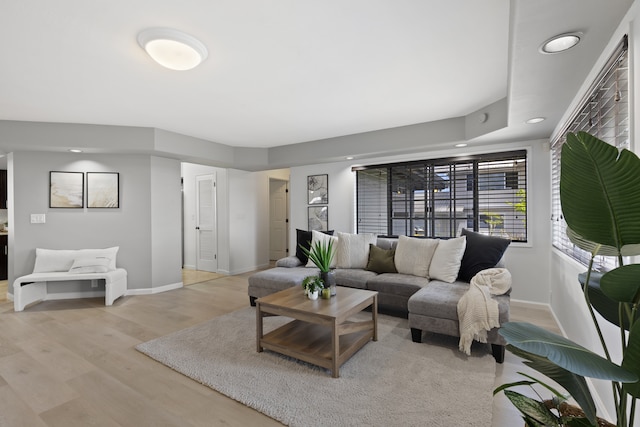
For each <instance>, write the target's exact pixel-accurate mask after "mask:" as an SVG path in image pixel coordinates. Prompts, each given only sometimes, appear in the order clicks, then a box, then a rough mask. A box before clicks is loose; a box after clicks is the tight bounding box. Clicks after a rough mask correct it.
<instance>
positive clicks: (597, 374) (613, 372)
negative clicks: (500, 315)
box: [499, 322, 638, 382]
mask: <svg viewBox="0 0 640 427" xmlns="http://www.w3.org/2000/svg"><path fill="white" fill-rule="evenodd" d="M499 333H500V335H502V336H503V337H504V338H505V340H506V341H507V343H509V344H511V345H513V346H515V347H517V348H519V349H521V350H525V351H527V352H529V353H533V354H535V355H538V356H542V357H546V358H547V359H549V360H550V361H551V362H553V363H555V364H556V365H558V366H560V367H561V368H564V369H566V370H568V371H569V372H573V373H574V374H578V375H581V376H585V377H592V378H599V379H604V380H611V381H622V382H634V381H637V380H638V377H637V376H636V374H634V373H631V372H629V371H627V370H626V369H623V368H621V367H620V366H618V365H616V364H614V363H611V362H609V361H608V360H607V359H605V358H603V357H600V356H599V355H597V354H596V353H593V352H592V351H590V350H587V349H586V348H584V347H582V346H581V345H578V344H576V343H574V342H573V341H571V340H569V339H567V338H565V337H562V336H560V335H557V334H554V333H552V332H549V331H547V330H545V329H542V328H540V327H538V326H535V325H532V324H530V323H525V322H507V323H505V324H504V325H502V327H501V328H500V330H499Z"/></svg>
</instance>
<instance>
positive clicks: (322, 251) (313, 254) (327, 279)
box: [300, 239, 336, 295]
mask: <svg viewBox="0 0 640 427" xmlns="http://www.w3.org/2000/svg"><path fill="white" fill-rule="evenodd" d="M300 248H301V249H302V251H303V252H304V253H305V254H306V255H307V256H308V257H309V259H310V260H311V262H313V263H314V264H315V265H316V267H318V269H320V278H321V279H322V282H323V283H324V286H325V288H329V289H330V294H331V295H335V294H336V279H335V277H334V276H333V271H332V269H331V261H333V257H334V255H335V251H334V250H333V240H332V239H327V240H325V241H319V240H317V241H315V242H314V243H313V245H311V248H310V249H307V248H305V247H304V246H300Z"/></svg>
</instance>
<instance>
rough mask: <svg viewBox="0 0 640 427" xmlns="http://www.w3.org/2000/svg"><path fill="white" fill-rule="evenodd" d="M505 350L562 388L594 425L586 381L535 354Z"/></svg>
mask: <svg viewBox="0 0 640 427" xmlns="http://www.w3.org/2000/svg"><path fill="white" fill-rule="evenodd" d="M507 349H508V350H509V351H510V352H511V353H513V354H515V355H516V356H518V357H521V358H523V359H525V361H524V362H523V363H524V364H525V365H527V366H529V367H530V368H532V369H534V370H536V371H538V372H540V373H541V374H544V375H546V376H547V377H548V378H551V379H552V380H554V381H555V382H557V383H558V384H560V386H562V388H564V389H565V390H566V391H567V392H568V393H569V394H570V395H571V397H573V399H574V400H575V401H576V403H577V404H578V406H580V408H581V409H582V411H583V412H584V413H585V416H586V417H587V418H588V419H589V420H590V421H591V422H592V423H593V424H595V423H596V404H595V402H594V401H593V398H592V397H591V391H590V390H589V387H588V386H587V381H586V380H585V379H584V377H583V376H581V375H577V374H574V373H573V372H569V371H567V370H566V369H563V368H561V367H560V366H558V365H556V364H555V363H552V362H550V361H549V359H547V358H545V357H541V356H537V355H535V354H532V353H529V352H527V351H524V350H520V349H518V348H516V347H513V346H511V345H509V346H507ZM538 383H539V384H541V385H543V386H544V387H546V388H547V389H549V390H550V391H551V392H552V393H553V394H555V395H556V397H563V396H562V395H561V394H560V393H559V392H558V391H557V390H555V389H553V388H552V387H550V386H548V385H547V384H545V383H543V382H542V381H539V380H538Z"/></svg>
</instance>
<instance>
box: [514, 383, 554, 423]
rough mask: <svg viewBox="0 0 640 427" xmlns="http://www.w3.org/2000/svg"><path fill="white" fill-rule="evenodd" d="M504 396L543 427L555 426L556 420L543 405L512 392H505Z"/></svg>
mask: <svg viewBox="0 0 640 427" xmlns="http://www.w3.org/2000/svg"><path fill="white" fill-rule="evenodd" d="M504 395H505V396H507V398H508V399H509V400H510V401H511V403H513V406H515V407H516V408H518V410H519V411H520V412H522V413H523V414H524V415H525V416H527V417H530V418H533V419H534V420H535V421H537V422H539V423H541V424H542V425H544V426H557V425H558V418H557V417H556V416H555V415H553V413H551V411H550V410H549V409H548V408H547V407H546V406H544V403H542V402H540V401H538V400H535V399H532V398H530V397H527V396H525V395H523V394H520V393H518V392H515V391H513V390H505V391H504Z"/></svg>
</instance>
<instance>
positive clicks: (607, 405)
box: [550, 2, 640, 426]
mask: <svg viewBox="0 0 640 427" xmlns="http://www.w3.org/2000/svg"><path fill="white" fill-rule="evenodd" d="M638 19H640V4H639V3H638V2H635V3H634V4H633V5H632V6H631V9H630V10H629V12H628V14H627V16H626V17H625V18H624V19H623V20H622V23H621V24H620V26H619V27H618V28H617V30H616V32H615V34H614V35H613V37H612V38H611V40H610V42H609V44H608V46H607V48H606V49H605V51H604V52H602V55H601V57H600V59H599V60H598V62H597V63H596V64H595V66H594V67H593V69H592V70H591V73H590V74H589V77H588V78H587V79H586V80H585V82H584V83H583V85H582V88H581V91H580V93H578V94H576V97H575V99H574V101H573V103H572V106H571V108H570V109H569V110H568V111H567V113H566V114H565V117H564V118H563V121H561V123H564V121H566V120H567V119H568V115H569V114H570V112H571V111H573V110H574V109H575V106H576V104H578V103H579V102H580V100H581V98H582V96H583V95H584V92H586V90H587V88H588V86H589V85H590V84H591V82H592V81H593V80H594V79H595V76H596V75H597V73H598V72H599V71H600V69H602V67H603V66H604V63H605V62H606V60H607V58H608V57H609V56H610V55H611V52H612V51H613V49H614V47H615V46H616V45H617V44H618V43H619V42H620V40H621V39H622V37H623V35H624V34H628V35H629V53H630V55H629V64H630V68H631V71H632V73H631V75H630V82H629V84H630V90H629V94H630V113H631V114H630V116H631V118H632V119H631V126H630V138H631V149H632V150H633V151H635V152H636V154H637V153H638V146H637V144H635V142H634V141H635V135H636V134H637V129H639V127H638V126H639V125H640V115H638V114H636V113H634V112H636V111H640V108H638V107H640V105H639V102H640V99H639V98H638V97H636V95H635V93H636V91H635V85H636V84H635V82H636V81H639V80H638V79H639V78H640V27H639V25H638V22H637V21H638ZM637 106H638V107H637ZM550 258H551V292H552V298H551V308H552V310H553V312H554V313H555V315H556V317H557V319H558V321H559V323H560V326H561V328H562V329H563V331H564V333H565V334H566V335H567V336H568V337H569V338H570V339H572V340H573V341H576V342H577V343H578V344H581V345H583V346H585V347H587V348H588V349H590V350H592V351H595V352H597V353H600V354H602V346H601V344H600V340H599V338H598V336H597V333H596V331H595V327H594V326H593V322H592V320H591V316H590V315H589V313H588V311H587V308H586V305H585V301H584V297H583V295H582V292H581V289H580V285H579V283H578V277H577V276H578V274H579V273H582V272H584V271H586V270H587V267H586V266H583V265H581V264H579V263H578V262H576V261H574V260H573V259H571V258H569V257H568V256H565V255H564V254H562V253H560V251H557V250H556V249H553V250H552V251H551V253H550ZM598 318H599V319H600V321H599V324H600V325H601V328H602V329H603V333H604V336H605V340H606V341H607V343H608V344H607V345H608V348H609V350H610V351H612V358H613V360H614V361H617V362H619V361H620V359H621V351H620V344H619V330H618V328H615V327H612V325H611V324H609V323H608V322H607V321H605V320H603V319H602V318H600V317H599V316H598ZM593 383H594V390H595V392H596V393H595V396H594V398H595V399H596V401H597V402H598V403H599V412H601V413H600V416H602V417H603V418H607V419H609V420H615V409H614V405H613V398H612V393H611V384H610V383H608V382H604V381H594V382H593ZM605 411H606V412H608V414H607V413H606V412H605ZM636 413H637V415H640V412H638V411H637V412H636ZM636 418H638V419H636V424H635V425H636V426H640V416H636Z"/></svg>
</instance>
